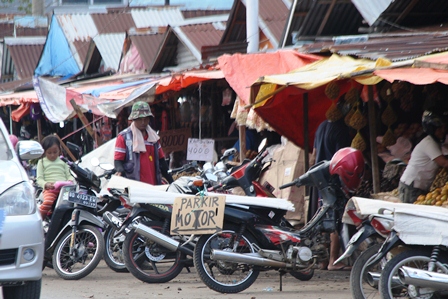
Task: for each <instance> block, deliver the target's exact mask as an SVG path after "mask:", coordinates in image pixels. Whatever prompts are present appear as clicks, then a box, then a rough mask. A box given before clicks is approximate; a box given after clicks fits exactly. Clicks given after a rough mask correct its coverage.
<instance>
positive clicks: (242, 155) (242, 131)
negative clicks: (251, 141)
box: [237, 126, 246, 162]
mask: <svg viewBox="0 0 448 299" xmlns="http://www.w3.org/2000/svg"><path fill="white" fill-rule="evenodd" d="M238 129H239V130H238V135H239V138H240V148H238V149H237V150H239V151H240V161H241V162H243V161H244V159H246V126H238Z"/></svg>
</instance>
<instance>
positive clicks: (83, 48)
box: [72, 39, 91, 69]
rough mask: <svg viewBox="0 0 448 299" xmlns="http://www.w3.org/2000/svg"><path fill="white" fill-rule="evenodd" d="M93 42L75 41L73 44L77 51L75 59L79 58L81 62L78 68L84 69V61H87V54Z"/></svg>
mask: <svg viewBox="0 0 448 299" xmlns="http://www.w3.org/2000/svg"><path fill="white" fill-rule="evenodd" d="M90 42H91V40H90V39H89V40H75V41H73V42H72V45H73V47H74V49H75V51H76V54H77V55H74V56H75V57H76V56H78V57H79V60H80V62H79V63H78V66H80V68H81V69H82V67H83V65H84V61H86V56H87V52H88V51H89V46H90Z"/></svg>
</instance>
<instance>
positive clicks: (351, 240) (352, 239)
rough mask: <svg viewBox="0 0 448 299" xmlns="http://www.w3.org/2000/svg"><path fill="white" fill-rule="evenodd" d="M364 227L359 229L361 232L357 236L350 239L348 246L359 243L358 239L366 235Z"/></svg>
mask: <svg viewBox="0 0 448 299" xmlns="http://www.w3.org/2000/svg"><path fill="white" fill-rule="evenodd" d="M364 230H365V229H364V227H361V228H360V229H359V231H358V232H357V233H356V234H354V235H353V236H352V238H351V239H350V241H349V242H348V244H353V243H356V241H358V239H359V237H361V235H362V234H363V233H364Z"/></svg>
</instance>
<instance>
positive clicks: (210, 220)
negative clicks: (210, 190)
mask: <svg viewBox="0 0 448 299" xmlns="http://www.w3.org/2000/svg"><path fill="white" fill-rule="evenodd" d="M225 205H226V197H225V196H195V197H193V196H190V197H176V198H175V199H174V205H173V213H172V214H171V234H175V235H191V234H196V235H198V234H199V235H200V234H213V233H216V232H219V231H221V230H222V225H223V220H224V209H225Z"/></svg>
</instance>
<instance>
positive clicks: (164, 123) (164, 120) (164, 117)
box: [160, 110, 168, 132]
mask: <svg viewBox="0 0 448 299" xmlns="http://www.w3.org/2000/svg"><path fill="white" fill-rule="evenodd" d="M161 119H162V126H161V128H160V131H162V132H164V131H168V113H167V112H166V110H163V111H162V117H161Z"/></svg>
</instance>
